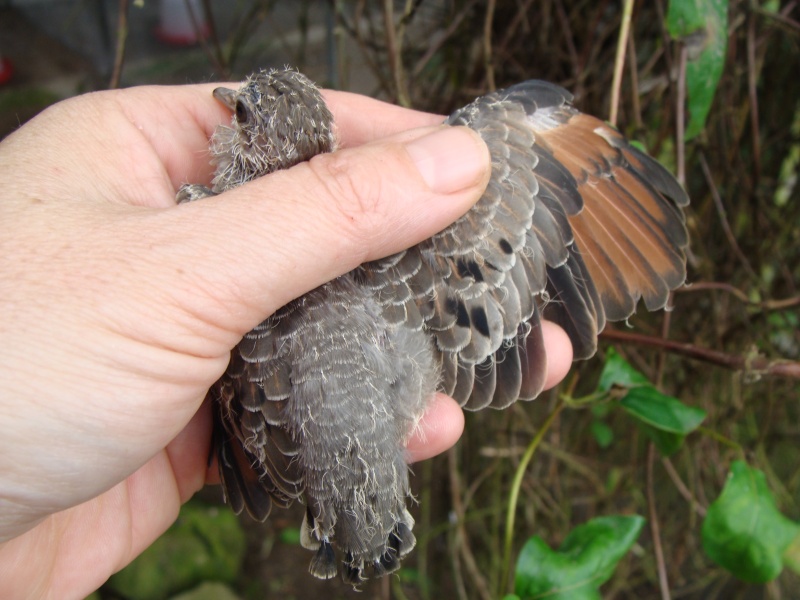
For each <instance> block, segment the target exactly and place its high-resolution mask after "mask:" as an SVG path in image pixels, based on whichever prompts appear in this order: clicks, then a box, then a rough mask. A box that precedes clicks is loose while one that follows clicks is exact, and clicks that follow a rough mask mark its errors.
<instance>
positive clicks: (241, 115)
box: [236, 100, 250, 125]
mask: <svg viewBox="0 0 800 600" xmlns="http://www.w3.org/2000/svg"><path fill="white" fill-rule="evenodd" d="M249 120H250V109H249V108H247V106H246V105H245V103H244V102H242V101H241V100H237V101H236V122H237V123H239V124H240V125H244V124H245V123H247V122H248V121H249Z"/></svg>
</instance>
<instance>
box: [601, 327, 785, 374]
mask: <svg viewBox="0 0 800 600" xmlns="http://www.w3.org/2000/svg"><path fill="white" fill-rule="evenodd" d="M600 337H601V338H603V339H604V340H613V341H616V342H623V343H628V344H638V345H640V346H650V347H652V348H662V349H664V350H666V351H667V352H672V353H673V354H679V355H681V356H686V357H688V358H692V359H695V360H700V361H703V362H707V363H710V364H712V365H717V366H718V367H725V368H726V369H730V370H731V371H743V372H744V373H747V374H749V375H755V376H764V375H771V376H778V377H788V378H790V379H800V362H796V361H791V360H785V359H780V360H770V359H768V358H765V357H763V356H758V355H756V356H738V355H735V354H726V353H724V352H719V351H717V350H710V349H709V348H700V347H698V346H695V345H694V344H684V343H681V342H675V341H672V340H664V339H661V338H659V337H652V336H648V335H641V334H638V333H628V332H625V331H619V330H617V329H612V328H608V327H607V328H606V329H605V330H603V333H601V334H600Z"/></svg>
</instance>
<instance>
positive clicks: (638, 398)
mask: <svg viewBox="0 0 800 600" xmlns="http://www.w3.org/2000/svg"><path fill="white" fill-rule="evenodd" d="M620 405H621V406H622V407H623V408H624V409H625V410H626V411H627V412H628V413H629V414H631V415H633V416H634V417H636V418H637V419H638V420H640V421H642V422H644V423H647V424H648V425H650V426H651V427H655V428H656V429H660V430H662V431H668V432H670V433H677V434H680V435H686V434H687V433H691V432H692V431H694V430H695V429H697V427H698V426H699V425H700V423H702V422H703V419H705V418H706V411H704V410H703V409H701V408H695V407H693V406H687V405H686V404H684V403H683V402H681V401H680V400H678V399H677V398H673V397H672V396H667V395H666V394H662V393H661V392H659V391H658V390H657V389H656V388H654V387H637V388H633V389H632V390H630V391H629V392H628V393H627V394H626V395H625V397H624V398H623V399H622V400H620Z"/></svg>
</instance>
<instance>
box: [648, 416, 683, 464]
mask: <svg viewBox="0 0 800 600" xmlns="http://www.w3.org/2000/svg"><path fill="white" fill-rule="evenodd" d="M639 426H640V427H641V429H642V431H644V434H645V435H646V436H647V437H648V438H649V439H650V440H651V441H652V442H653V443H654V444H655V445H656V448H657V449H658V453H659V454H660V455H661V456H672V455H673V454H675V453H676V452H677V451H678V450H680V449H681V446H682V445H683V440H685V439H686V436H685V435H681V434H679V433H671V432H669V431H664V430H663V429H656V428H655V427H650V425H648V424H646V423H640V424H639Z"/></svg>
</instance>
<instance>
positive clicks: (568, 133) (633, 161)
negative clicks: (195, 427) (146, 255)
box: [178, 70, 688, 584]
mask: <svg viewBox="0 0 800 600" xmlns="http://www.w3.org/2000/svg"><path fill="white" fill-rule="evenodd" d="M214 95H215V97H217V98H218V99H219V100H220V101H222V102H223V103H224V104H225V105H226V106H228V107H229V108H230V109H231V110H232V111H233V113H234V117H233V120H232V123H231V126H230V127H227V126H221V127H220V128H219V129H218V130H217V132H216V133H215V134H214V137H213V139H212V143H211V148H212V154H213V161H214V163H215V164H216V166H217V174H216V177H215V178H214V182H213V189H212V190H209V189H208V188H204V187H202V186H195V185H192V186H184V188H182V189H181V191H180V192H179V194H178V199H179V200H180V201H186V200H194V199H199V198H202V197H204V196H207V195H210V194H215V193H219V192H223V191H225V190H227V189H229V188H231V187H233V186H236V185H239V184H241V183H244V182H245V181H248V180H250V179H253V178H255V177H259V176H261V175H265V174H267V173H270V172H272V171H275V170H277V169H283V168H288V167H290V166H292V165H293V164H296V163H298V162H300V161H303V160H308V159H310V158H311V157H312V156H314V155H315V154H318V153H320V152H330V151H333V150H334V148H335V140H334V138H333V134H332V131H333V121H332V117H331V114H330V112H329V111H328V109H327V108H326V107H325V104H324V102H323V100H322V97H321V95H320V94H319V92H318V90H317V89H316V87H314V85H313V84H312V83H311V82H310V81H308V80H307V79H306V78H305V77H304V76H303V75H301V74H299V73H297V72H295V71H291V70H283V71H261V72H259V73H256V74H255V75H253V76H252V77H250V78H249V79H248V80H247V81H246V82H245V83H244V85H243V86H242V87H241V88H240V89H239V90H238V91H233V90H227V89H224V88H219V89H217V90H215V92H214ZM570 100H571V97H570V95H569V93H568V92H566V91H564V90H563V89H561V88H559V87H557V86H554V85H552V84H548V83H545V82H540V81H528V82H525V83H521V84H518V85H515V86H513V87H511V88H508V89H506V90H502V91H498V92H495V93H492V94H489V95H487V96H484V97H481V98H478V99H477V100H475V101H474V102H473V103H471V104H470V105H468V106H466V107H464V108H463V109H460V110H458V111H456V112H455V113H453V115H451V116H450V117H449V118H448V119H447V121H446V122H447V123H448V124H451V125H467V126H469V127H471V128H473V129H475V130H476V131H478V132H479V133H480V134H481V136H482V137H483V139H484V140H485V141H486V143H487V144H488V146H489V149H490V152H491V155H492V177H491V181H490V183H489V186H488V187H487V189H486V192H485V193H484V195H483V197H482V198H481V200H480V201H479V202H478V203H477V204H476V205H475V207H474V208H473V209H472V210H470V211H469V213H467V214H466V215H465V216H464V217H462V218H461V219H459V220H458V221H457V222H456V223H454V224H453V225H451V226H450V227H448V228H447V229H445V230H444V231H442V232H441V233H439V234H437V235H435V236H433V237H432V238H430V239H429V240H426V241H425V242H423V243H421V244H419V245H417V246H415V247H413V248H410V249H409V250H406V251H404V252H400V253H398V254H396V255H394V256H390V257H388V258H386V259H383V260H379V261H375V262H372V263H368V264H364V265H362V266H361V267H359V268H358V269H356V270H354V271H352V272H350V273H348V274H346V275H343V276H342V277H339V278H338V279H335V280H334V281H331V282H330V283H328V284H326V285H323V286H321V287H319V288H318V289H316V290H313V291H312V292H310V293H308V294H306V295H304V296H302V297H301V298H298V299H297V300H294V301H293V302H291V303H289V304H288V305H286V306H284V307H283V308H281V309H280V310H278V311H277V312H276V313H275V314H274V315H272V316H270V317H269V318H268V319H267V320H266V321H264V322H263V323H262V324H261V325H260V326H259V327H257V328H256V329H254V330H253V331H251V332H250V333H248V334H247V335H246V336H245V338H244V339H243V340H242V341H241V343H240V344H239V346H238V347H237V348H236V349H235V350H234V351H233V353H232V356H231V362H230V365H229V366H228V369H227V372H226V373H225V375H224V376H223V377H222V379H220V381H219V382H218V383H217V384H216V385H215V387H214V388H213V389H212V391H211V394H212V396H213V398H214V401H215V413H216V426H215V446H216V452H217V456H218V459H219V466H220V473H221V478H222V482H223V486H224V489H225V493H226V496H227V499H228V500H229V502H230V503H231V504H232V506H233V507H234V509H235V510H237V512H238V511H241V510H242V509H244V508H246V509H247V510H248V512H249V513H250V514H252V515H253V516H254V517H256V518H258V519H264V518H266V516H267V515H268V514H269V512H270V510H271V507H272V505H273V504H277V505H279V506H288V505H289V504H290V503H291V502H293V501H294V500H301V501H303V502H304V503H305V505H306V506H307V507H308V508H307V513H306V519H305V521H304V524H303V529H302V542H303V544H304V545H305V546H306V547H308V548H309V549H311V550H313V551H314V553H315V554H314V557H313V559H312V561H311V566H310V571H311V573H312V574H313V575H315V576H317V577H321V578H330V577H333V576H334V575H335V574H336V572H337V570H338V568H337V563H338V562H339V561H338V560H337V558H336V556H337V554H336V551H335V549H334V548H338V550H339V553H340V556H341V558H340V560H341V561H342V562H343V575H344V578H345V580H346V581H349V582H351V583H354V584H357V583H358V582H360V581H362V580H363V579H364V578H365V577H367V576H368V574H369V573H370V572H372V573H375V574H384V573H387V572H391V571H393V570H395V569H396V568H398V567H399V561H400V559H401V558H402V557H403V555H405V554H406V553H407V552H409V551H410V550H411V549H412V548H413V546H414V536H413V534H412V532H411V530H412V528H413V525H414V521H413V519H412V517H411V515H410V514H409V512H408V511H407V509H406V505H405V503H406V498H407V496H408V494H409V486H408V468H407V466H406V463H405V457H404V444H405V441H406V439H407V437H408V435H409V433H410V432H411V430H412V428H413V426H414V424H415V422H416V420H417V419H418V418H419V417H420V416H421V414H422V412H423V411H424V409H425V406H426V403H427V401H428V399H429V398H430V397H431V396H432V394H433V393H434V391H435V390H437V389H438V390H440V391H443V392H445V393H447V394H450V395H452V396H453V397H454V398H456V399H457V400H458V401H459V402H460V403H461V404H462V406H464V407H465V408H468V409H472V410H476V409H480V408H484V407H487V406H491V407H494V408H502V407H505V406H508V405H509V404H511V403H513V402H514V401H516V400H517V399H525V400H529V399H532V398H535V397H536V396H537V395H538V394H539V393H540V392H541V389H542V385H543V381H544V370H545V369H544V367H545V361H544V357H543V346H542V336H541V327H540V324H541V319H542V318H543V317H544V318H549V319H552V320H555V321H556V322H558V323H560V324H561V325H562V326H563V327H564V328H565V329H566V331H567V333H568V334H569V336H570V339H571V340H572V343H573V346H574V348H575V355H576V357H577V358H586V357H588V356H591V355H592V354H593V353H594V351H595V348H596V343H597V333H598V332H599V331H600V330H601V329H602V327H603V326H604V324H605V321H606V319H625V318H627V317H628V316H629V315H630V314H631V313H632V312H633V310H634V308H635V306H636V304H637V302H638V301H639V299H640V298H643V299H644V301H645V304H646V306H647V308H648V309H656V308H661V307H663V306H664V305H665V303H666V301H667V298H668V294H669V291H670V290H671V289H674V288H675V287H677V286H678V285H680V284H681V283H682V282H683V280H684V278H685V252H684V251H685V248H686V245H687V243H688V239H687V233H686V228H685V225H684V217H683V213H682V211H681V208H680V207H682V206H684V205H686V204H687V203H688V198H687V197H686V195H685V193H684V192H683V190H682V189H681V188H680V186H679V185H678V184H677V182H676V181H675V180H674V178H673V177H672V176H671V175H670V174H669V173H668V172H667V171H666V170H665V169H664V168H663V167H661V166H660V165H659V164H658V163H657V162H655V161H654V160H652V159H651V158H649V157H647V156H646V155H644V154H642V153H641V152H639V151H638V150H636V149H635V148H633V147H632V146H630V145H629V144H628V143H627V142H626V141H625V140H624V139H623V138H622V137H621V136H620V134H619V133H618V132H617V131H616V130H614V129H612V128H610V127H608V126H607V125H605V124H604V123H602V122H601V121H599V120H597V119H595V118H593V117H589V116H587V115H583V114H581V113H580V112H578V111H577V110H576V109H574V108H573V107H572V106H571V105H570Z"/></svg>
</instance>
